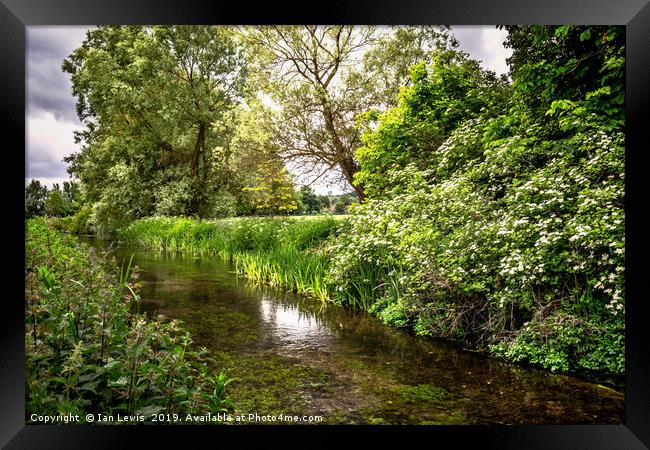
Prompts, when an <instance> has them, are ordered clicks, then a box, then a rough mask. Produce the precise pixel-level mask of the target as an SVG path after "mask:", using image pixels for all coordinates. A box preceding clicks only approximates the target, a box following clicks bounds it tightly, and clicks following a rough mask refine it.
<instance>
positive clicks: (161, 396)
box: [25, 219, 233, 418]
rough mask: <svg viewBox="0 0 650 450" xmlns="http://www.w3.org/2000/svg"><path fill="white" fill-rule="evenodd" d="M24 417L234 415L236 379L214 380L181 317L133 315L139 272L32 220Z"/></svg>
mask: <svg viewBox="0 0 650 450" xmlns="http://www.w3.org/2000/svg"><path fill="white" fill-rule="evenodd" d="M26 233H27V241H26V279H25V281H26V285H25V289H26V314H25V319H26V323H25V356H26V376H25V383H26V393H27V404H26V412H27V414H28V415H29V414H31V413H37V414H65V413H73V414H81V416H82V417H84V415H85V413H90V412H92V413H97V412H98V411H100V412H103V413H106V414H111V413H120V414H136V415H144V416H145V417H146V418H148V417H150V416H151V414H154V413H201V414H204V413H205V412H207V411H212V412H215V413H216V412H219V411H223V410H224V409H225V408H228V409H229V410H232V405H233V404H232V401H231V400H230V399H228V398H227V397H226V395H225V391H224V389H225V387H226V385H227V384H228V383H229V382H230V381H231V380H227V379H225V377H224V375H223V374H219V375H218V376H216V377H215V376H213V375H212V374H211V373H210V368H211V367H212V366H213V362H211V360H210V358H208V357H207V355H206V354H207V351H206V350H205V349H199V350H194V349H193V348H192V346H191V342H192V340H191V338H190V336H189V334H188V333H187V332H185V331H184V330H183V329H182V327H181V326H180V324H179V322H178V321H174V320H172V321H167V320H166V319H165V318H164V317H162V316H158V317H156V318H152V319H148V318H146V317H145V316H143V315H140V314H138V313H135V312H134V309H135V306H136V305H137V304H138V302H139V298H138V294H137V291H138V281H137V279H138V270H137V267H133V266H132V265H131V262H129V263H126V262H123V263H122V265H121V269H120V268H119V267H117V269H120V270H118V273H119V278H118V277H117V276H116V275H115V272H114V270H115V268H114V267H112V266H116V261H104V260H102V259H101V258H99V257H98V255H96V254H94V253H92V252H91V250H90V249H89V248H88V247H87V246H85V245H82V244H80V243H79V242H77V241H75V240H73V239H71V238H68V237H65V236H64V235H62V234H61V233H59V232H56V231H55V230H52V229H50V228H48V226H47V225H46V223H45V221H44V220H42V219H32V220H30V221H28V222H27V230H26Z"/></svg>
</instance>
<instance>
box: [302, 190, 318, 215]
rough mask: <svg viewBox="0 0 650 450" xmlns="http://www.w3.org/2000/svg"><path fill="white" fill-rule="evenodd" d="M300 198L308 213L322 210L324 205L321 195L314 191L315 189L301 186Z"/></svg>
mask: <svg viewBox="0 0 650 450" xmlns="http://www.w3.org/2000/svg"><path fill="white" fill-rule="evenodd" d="M299 198H300V201H301V202H302V204H303V208H304V211H305V212H306V213H312V212H316V213H317V212H319V211H320V210H321V206H322V205H321V201H320V197H319V196H317V195H316V194H315V193H314V190H313V189H312V188H311V187H309V186H301V187H300V191H299Z"/></svg>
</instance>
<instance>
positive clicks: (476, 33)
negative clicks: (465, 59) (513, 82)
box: [452, 25, 512, 75]
mask: <svg viewBox="0 0 650 450" xmlns="http://www.w3.org/2000/svg"><path fill="white" fill-rule="evenodd" d="M452 30H453V32H454V35H455V36H456V39H458V42H459V44H460V48H461V50H464V51H466V52H467V53H469V55H470V57H471V58H473V59H476V60H478V61H481V66H482V67H483V68H485V69H488V70H493V71H494V72H496V73H497V74H499V75H500V74H504V73H508V70H509V68H508V65H507V64H506V58H508V57H510V55H511V54H512V49H509V48H505V47H504V46H503V42H504V41H505V40H506V38H507V37H508V32H507V31H506V30H499V29H497V28H496V26H494V25H459V26H452Z"/></svg>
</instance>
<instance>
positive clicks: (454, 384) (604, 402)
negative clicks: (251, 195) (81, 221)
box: [90, 241, 625, 424]
mask: <svg viewBox="0 0 650 450" xmlns="http://www.w3.org/2000/svg"><path fill="white" fill-rule="evenodd" d="M90 243H91V245H93V246H94V247H99V248H104V249H105V248H107V244H105V243H102V242H99V241H90ZM133 252H135V256H134V264H137V265H138V266H139V268H140V274H141V280H142V282H143V283H142V284H143V286H142V289H141V291H140V295H141V308H142V310H143V311H145V312H146V313H148V314H152V315H155V314H163V315H165V316H167V317H168V318H174V319H179V320H181V321H183V323H184V325H185V327H186V329H188V331H190V333H191V334H192V338H193V342H194V345H195V346H197V348H198V347H200V346H203V347H206V348H207V349H208V350H209V352H210V354H211V356H212V357H213V358H214V360H215V362H214V364H215V367H214V370H215V371H217V372H218V371H220V370H225V371H227V374H228V376H229V377H232V378H235V379H236V380H235V381H233V382H232V383H231V384H229V385H228V387H227V393H228V396H229V397H231V398H232V399H233V400H234V401H235V402H236V403H237V405H238V412H240V413H243V414H258V415H260V416H262V415H279V414H283V415H298V416H303V415H314V416H316V415H318V416H321V417H322V422H320V423H326V424H337V423H339V424H621V423H623V422H624V407H625V402H624V396H623V394H622V393H620V392H617V391H615V390H612V389H609V388H606V387H604V386H601V385H598V384H594V383H590V382H587V381H584V380H582V379H579V378H576V377H572V376H565V375H556V374H552V373H548V372H545V371H542V370H536V369H531V368H526V367H520V366H516V365H511V364H507V363H504V362H502V361H500V360H497V359H495V358H491V357H488V356H486V355H484V354H480V353H476V352H471V351H467V350H463V349H461V348H459V347H458V346H456V345H453V344H451V343H447V342H444V341H436V340H429V339H423V338H419V337H416V336H413V335H412V334H410V333H408V332H407V331H404V330H400V329H396V328H392V327H389V326H386V325H384V324H383V323H381V322H380V321H379V320H378V319H376V318H374V317H371V316H369V315H368V314H367V313H365V312H360V311H350V310H346V309H343V308H341V307H339V306H336V305H324V304H322V303H321V302H320V301H317V300H313V299H310V298H307V297H304V296H300V295H296V294H293V293H287V292H284V291H283V290H281V289H273V288H268V287H263V286H256V285H254V284H252V283H250V282H248V281H247V280H245V279H243V278H241V277H238V276H237V275H236V274H234V273H232V268H231V266H230V265H229V264H228V263H227V262H224V261H222V260H220V259H217V258H214V259H211V258H199V257H192V256H187V255H182V254H176V253H160V252H152V251H144V250H141V249H136V248H135V247H128V246H123V247H118V248H116V249H114V255H115V256H117V257H118V260H121V259H122V258H127V261H128V258H129V257H130V256H131V254H132V253H133ZM206 413H207V411H206Z"/></svg>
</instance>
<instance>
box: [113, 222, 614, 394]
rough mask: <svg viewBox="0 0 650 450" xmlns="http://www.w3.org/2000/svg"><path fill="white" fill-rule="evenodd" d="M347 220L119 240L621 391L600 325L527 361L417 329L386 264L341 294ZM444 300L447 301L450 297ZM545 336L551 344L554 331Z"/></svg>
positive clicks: (566, 332)
mask: <svg viewBox="0 0 650 450" xmlns="http://www.w3.org/2000/svg"><path fill="white" fill-rule="evenodd" d="M349 220H350V218H349V217H346V218H344V219H342V218H337V217H336V216H316V217H309V218H304V217H303V218H291V217H282V218H232V219H223V220H216V221H198V220H193V219H189V218H163V217H153V218H146V219H141V220H138V221H135V222H133V223H132V224H130V225H129V226H127V227H125V228H123V229H122V230H120V233H119V236H120V238H121V239H123V240H125V241H129V242H133V243H137V244H138V245H140V246H143V247H146V248H154V249H157V250H165V251H183V252H188V253H190V254H197V255H217V256H219V257H222V258H224V259H226V260H230V261H232V263H233V265H234V267H235V269H236V271H237V272H238V273H239V274H240V275H243V276H245V277H246V278H248V279H251V280H253V281H256V282H259V283H262V284H268V285H272V286H282V287H284V288H289V289H290V290H293V291H296V292H298V293H301V294H305V295H309V296H312V297H316V298H319V299H320V300H321V301H324V302H335V303H338V304H341V305H344V306H351V307H353V308H358V309H363V310H366V311H368V312H370V313H371V314H372V315H375V316H377V317H379V318H380V319H381V320H382V321H383V322H384V323H386V324H389V325H392V326H395V327H398V328H407V329H411V330H413V331H415V333H416V334H419V335H422V336H427V337H443V338H447V339H451V340H454V341H456V342H460V343H461V344H464V345H465V346H466V347H468V348H473V349H478V350H480V351H484V352H489V353H492V354H493V355H496V356H500V357H503V358H504V359H506V360H510V361H514V362H517V363H521V364H532V365H537V366H541V367H543V368H546V369H550V370H551V371H553V372H559V373H579V374H580V375H581V376H583V377H585V378H588V379H592V380H598V381H600V382H604V383H608V384H611V385H614V386H617V387H619V388H620V387H621V386H622V375H623V371H622V366H616V367H621V368H620V371H617V369H612V365H610V366H609V367H608V366H607V365H606V362H607V361H611V360H614V359H615V360H618V359H621V358H623V351H622V350H623V349H624V346H623V342H622V341H621V340H620V339H622V336H623V334H622V333H621V332H620V330H618V329H608V328H606V326H607V324H600V323H597V321H598V317H593V318H589V320H592V323H595V324H596V325H595V326H597V327H599V328H597V329H596V328H594V329H596V331H597V332H599V333H601V334H603V336H604V340H603V341H602V342H596V339H595V338H596V337H598V335H594V334H591V335H588V336H581V335H580V333H581V330H582V329H583V328H584V327H585V323H586V322H579V323H575V325H576V326H570V327H568V328H567V327H566V323H565V324H562V326H563V327H564V328H563V329H562V330H560V334H559V337H557V338H554V339H550V340H549V341H547V342H545V343H544V344H543V345H544V346H542V344H538V343H537V342H535V341H534V340H531V341H530V342H528V343H527V348H526V353H522V352H519V353H511V354H508V353H507V351H504V349H506V350H507V348H508V347H507V345H506V344H507V339H508V336H507V335H503V336H501V337H497V338H495V339H493V340H492V341H491V342H490V344H491V345H489V346H488V345H486V344H485V342H474V343H468V342H467V341H464V340H463V336H450V335H444V334H437V333H436V328H435V323H428V326H424V325H423V323H424V322H423V321H422V320H421V318H424V317H427V318H429V319H430V318H431V311H429V309H427V304H429V303H427V297H426V294H427V293H426V292H425V293H420V296H419V297H417V298H416V302H414V301H413V300H412V299H413V297H414V295H417V294H418V293H415V294H414V292H412V291H411V292H406V290H405V289H403V285H404V284H405V283H404V279H406V278H407V276H409V274H408V273H406V271H405V270H402V268H401V267H400V266H399V265H397V264H391V261H390V260H389V258H388V257H387V258H385V262H386V264H383V265H376V264H371V263H368V262H365V263H364V262H363V261H361V263H362V264H358V270H357V271H355V272H354V273H347V274H346V277H347V279H348V280H352V281H351V282H348V283H347V285H346V287H345V289H342V286H341V285H339V284H337V282H336V280H337V274H336V273H335V272H334V270H335V267H334V264H336V263H337V262H338V261H337V259H338V260H339V261H340V259H341V258H343V257H349V255H350V254H353V249H351V248H347V249H345V252H346V254H342V253H341V251H340V249H341V242H346V241H349V240H350V237H349V236H347V234H348V233H349V231H348V229H349V224H348V221H349ZM339 265H340V264H339ZM447 295H451V296H452V297H453V296H454V295H455V294H454V293H453V292H451V293H448V294H447ZM407 297H411V299H410V301H409V302H407V301H406V300H405V299H406V298H407ZM547 313H548V310H547ZM473 320H482V317H481V316H480V315H475V316H474V319H473ZM429 322H431V321H430V320H429ZM569 325H571V324H569ZM581 327H582V328H581ZM592 328H593V327H592ZM590 329H591V328H590ZM545 332H546V333H547V334H548V335H549V336H553V330H546V331H545ZM556 334H557V333H556ZM499 339H500V340H499ZM578 360H580V361H587V362H589V363H591V364H592V367H593V368H594V369H595V370H586V369H585V368H584V367H579V366H578V365H577V364H575V361H578ZM603 361H604V362H603ZM584 365H586V364H584Z"/></svg>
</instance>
